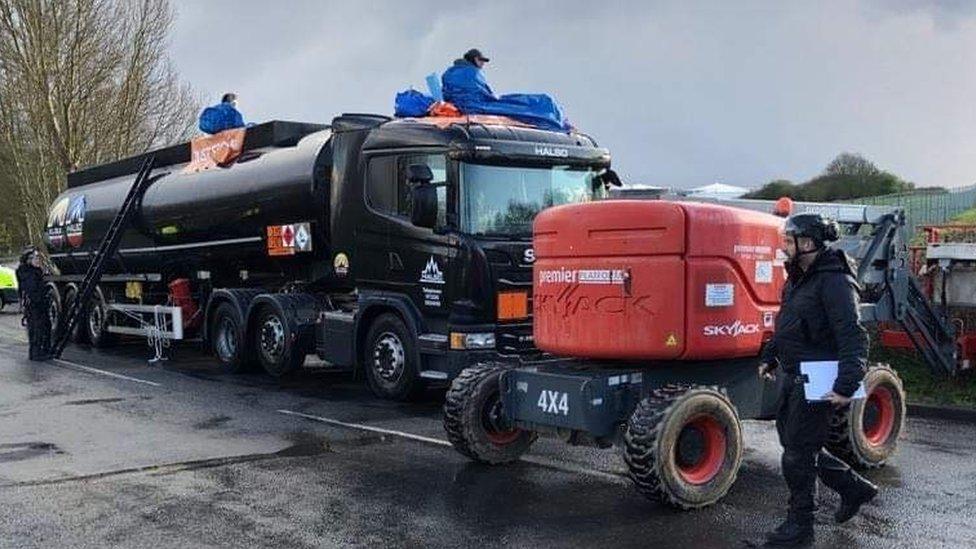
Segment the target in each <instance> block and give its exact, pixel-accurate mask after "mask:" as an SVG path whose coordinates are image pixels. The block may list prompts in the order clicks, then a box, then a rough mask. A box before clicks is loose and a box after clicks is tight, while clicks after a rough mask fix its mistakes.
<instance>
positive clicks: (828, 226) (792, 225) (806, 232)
mask: <svg viewBox="0 0 976 549" xmlns="http://www.w3.org/2000/svg"><path fill="white" fill-rule="evenodd" d="M785 232H786V235H787V236H792V237H794V238H799V237H802V236H805V237H807V238H810V239H812V240H813V241H814V242H816V243H817V246H822V245H823V243H824V242H833V241H834V240H837V239H838V238H840V227H838V226H837V223H836V222H835V221H833V220H832V219H828V218H826V217H824V216H822V215H820V214H818V213H801V214H796V215H791V216H790V217H789V218H788V219H787V220H786V230H785Z"/></svg>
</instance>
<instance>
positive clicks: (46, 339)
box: [27, 303, 51, 360]
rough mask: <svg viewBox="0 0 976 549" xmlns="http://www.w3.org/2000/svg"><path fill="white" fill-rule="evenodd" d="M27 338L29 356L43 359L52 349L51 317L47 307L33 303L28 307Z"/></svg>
mask: <svg viewBox="0 0 976 549" xmlns="http://www.w3.org/2000/svg"><path fill="white" fill-rule="evenodd" d="M27 340H28V342H29V343H30V347H29V348H28V350H27V358H29V359H30V360H41V359H43V358H46V356H47V354H48V353H49V352H50V350H51V318H50V317H49V316H48V311H47V307H44V306H43V303H42V304H41V306H38V305H35V304H31V306H30V307H28V308H27Z"/></svg>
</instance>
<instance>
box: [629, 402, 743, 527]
mask: <svg viewBox="0 0 976 549" xmlns="http://www.w3.org/2000/svg"><path fill="white" fill-rule="evenodd" d="M624 443H625V448H624V460H625V461H626V462H627V468H628V469H629V473H630V479H631V480H632V481H634V485H635V486H636V487H637V490H638V491H639V492H640V493H642V494H644V495H645V496H647V497H648V498H651V499H655V500H659V501H661V502H663V503H665V504H667V505H670V506H672V507H677V508H680V509H699V508H701V507H705V506H708V505H711V504H713V503H715V502H716V501H718V500H720V499H721V498H722V497H723V496H725V494H726V493H728V491H729V488H731V487H732V484H733V483H734V482H735V478H736V475H738V472H739V465H740V464H741V462H742V425H741V423H740V422H739V415H738V413H737V412H736V410H735V406H733V405H732V402H730V401H729V398H728V397H727V396H726V395H725V394H724V393H722V392H720V391H719V390H718V389H716V388H712V387H693V388H688V387H686V386H678V385H668V386H665V387H662V388H660V389H656V390H654V391H652V392H651V394H650V395H649V396H648V397H647V398H645V399H643V400H642V401H641V402H640V404H638V405H637V408H636V409H635V410H634V413H633V414H632V415H631V416H630V421H629V422H628V423H627V430H626V432H625V434H624Z"/></svg>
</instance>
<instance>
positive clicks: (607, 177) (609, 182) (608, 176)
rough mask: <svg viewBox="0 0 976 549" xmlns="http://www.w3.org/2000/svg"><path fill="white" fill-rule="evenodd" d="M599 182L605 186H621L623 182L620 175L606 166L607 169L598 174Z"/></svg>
mask: <svg viewBox="0 0 976 549" xmlns="http://www.w3.org/2000/svg"><path fill="white" fill-rule="evenodd" d="M599 179H600V182H601V183H603V185H604V186H606V187H611V186H613V187H623V186H624V183H623V181H621V180H620V176H619V175H617V172H615V171H613V170H611V169H610V168H607V171H605V172H603V173H601V174H600V178H599Z"/></svg>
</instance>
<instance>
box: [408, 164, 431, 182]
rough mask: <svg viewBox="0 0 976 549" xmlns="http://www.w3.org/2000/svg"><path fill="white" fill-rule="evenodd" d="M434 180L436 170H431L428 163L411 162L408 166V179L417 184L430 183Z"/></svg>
mask: <svg viewBox="0 0 976 549" xmlns="http://www.w3.org/2000/svg"><path fill="white" fill-rule="evenodd" d="M433 180H434V172H432V171H430V166H428V165H427V164H411V165H409V166H407V181H409V182H410V183H412V184H414V185H416V184H418V183H430V182H431V181H433Z"/></svg>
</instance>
